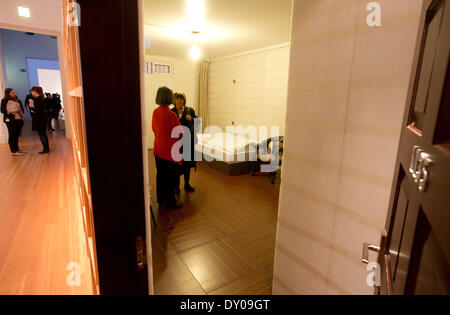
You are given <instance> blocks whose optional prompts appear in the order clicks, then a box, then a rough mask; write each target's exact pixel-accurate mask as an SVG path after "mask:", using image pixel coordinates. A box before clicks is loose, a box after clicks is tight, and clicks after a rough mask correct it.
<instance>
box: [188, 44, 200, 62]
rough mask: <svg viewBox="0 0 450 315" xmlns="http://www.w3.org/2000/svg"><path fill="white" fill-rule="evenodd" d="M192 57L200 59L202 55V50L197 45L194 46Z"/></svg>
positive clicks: (191, 52)
mask: <svg viewBox="0 0 450 315" xmlns="http://www.w3.org/2000/svg"><path fill="white" fill-rule="evenodd" d="M190 55H191V58H192V59H194V60H199V59H200V57H201V56H202V51H201V50H200V48H198V47H197V46H195V47H192V48H191V51H190Z"/></svg>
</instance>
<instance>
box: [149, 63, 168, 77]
mask: <svg viewBox="0 0 450 315" xmlns="http://www.w3.org/2000/svg"><path fill="white" fill-rule="evenodd" d="M172 72H173V67H172V65H171V64H166V63H153V73H156V74H165V75H171V74H172Z"/></svg>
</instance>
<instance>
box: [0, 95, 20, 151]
mask: <svg viewBox="0 0 450 315" xmlns="http://www.w3.org/2000/svg"><path fill="white" fill-rule="evenodd" d="M1 112H2V114H3V122H4V123H5V124H6V126H7V127H8V144H9V148H10V150H11V154H12V155H13V156H22V155H24V153H25V152H23V151H22V150H20V148H19V137H20V133H21V132H22V128H23V124H24V123H23V106H22V102H21V101H20V100H19V99H18V98H17V95H16V92H15V91H14V90H13V89H9V88H8V89H6V90H5V97H4V98H3V99H2V102H1Z"/></svg>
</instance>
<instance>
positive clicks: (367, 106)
mask: <svg viewBox="0 0 450 315" xmlns="http://www.w3.org/2000/svg"><path fill="white" fill-rule="evenodd" d="M379 2H380V4H381V7H382V27H380V28H370V27H369V26H368V25H367V23H366V17H367V15H368V12H367V11H366V5H367V1H361V0H345V1H343V0H320V1H317V0H308V1H305V0H302V1H299V0H297V1H295V3H294V12H293V30H292V39H291V45H292V50H291V66H290V78H289V92H288V106H287V122H286V142H285V146H284V158H283V164H284V165H283V170H282V172H283V181H282V184H281V196H280V208H279V223H278V229H277V243H276V254H275V256H276V258H275V270H274V289H273V292H274V293H275V294H366V293H368V294H370V293H373V289H371V288H369V287H368V286H367V284H366V279H367V276H368V272H367V271H366V265H364V264H362V263H361V252H362V246H363V242H372V243H374V244H377V243H379V241H380V238H381V231H382V230H383V229H384V226H385V222H386V216H387V211H388V203H389V197H390V190H391V185H392V178H393V174H394V166H395V160H396V155H397V148H398V143H399V137H400V129H401V124H402V119H403V117H402V116H403V112H404V108H405V103H406V95H407V90H408V83H409V76H410V73H411V67H412V59H413V52H414V47H415V41H416V35H417V30H418V22H419V13H420V8H421V4H422V0H395V1H392V0H381V1H379ZM372 259H376V257H372Z"/></svg>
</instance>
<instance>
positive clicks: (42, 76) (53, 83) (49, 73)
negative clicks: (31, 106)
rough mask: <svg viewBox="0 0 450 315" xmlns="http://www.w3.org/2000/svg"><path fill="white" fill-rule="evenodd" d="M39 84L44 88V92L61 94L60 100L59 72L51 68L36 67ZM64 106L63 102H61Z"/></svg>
mask: <svg viewBox="0 0 450 315" xmlns="http://www.w3.org/2000/svg"><path fill="white" fill-rule="evenodd" d="M38 80H39V86H40V87H42V88H43V89H44V93H51V94H55V93H58V94H59V95H61V101H62V85H61V72H60V71H59V70H53V69H38ZM62 106H63V107H64V104H62Z"/></svg>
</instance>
